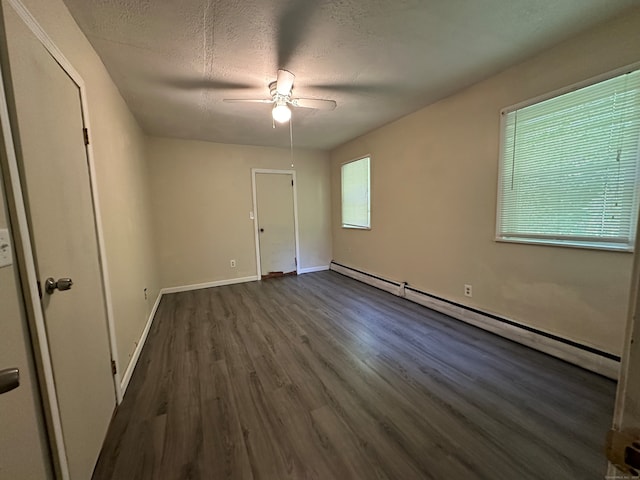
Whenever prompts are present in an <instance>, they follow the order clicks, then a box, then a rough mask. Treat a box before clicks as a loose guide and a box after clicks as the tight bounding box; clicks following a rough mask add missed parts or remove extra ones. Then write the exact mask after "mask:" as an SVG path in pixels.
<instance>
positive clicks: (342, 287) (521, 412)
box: [93, 272, 615, 480]
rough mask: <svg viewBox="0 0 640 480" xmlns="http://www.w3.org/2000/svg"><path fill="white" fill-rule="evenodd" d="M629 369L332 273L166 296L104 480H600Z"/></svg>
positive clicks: (109, 447)
mask: <svg viewBox="0 0 640 480" xmlns="http://www.w3.org/2000/svg"><path fill="white" fill-rule="evenodd" d="M614 389H615V385H614V382H612V381H610V380H607V379H605V378H603V377H600V376H598V375H595V374H592V373H589V372H587V371H584V370H582V369H580V368H578V367H574V366H572V365H569V364H567V363H564V362H562V361H560V360H556V359H554V358H551V357H548V356H546V355H544V354H541V353H538V352H536V351H533V350H530V349H528V348H526V347H523V346H520V345H518V344H515V343H512V342H510V341H507V340H504V339H502V338H500V337H497V336H494V335H492V334H489V333H487V332H484V331H482V330H479V329H476V328H474V327H471V326H468V325H465V324H463V323H460V322H458V321H456V320H452V319H450V318H448V317H446V316H444V315H440V314H438V313H435V312H432V311H430V310H428V309H425V308H423V307H420V306H418V305H415V304H412V303H410V302H408V301H406V300H404V299H401V298H398V297H394V296H393V295H390V294H387V293H385V292H381V291H379V290H376V289H374V288H372V287H369V286H366V285H363V284H361V283H358V282H356V281H354V280H351V279H348V278H346V277H343V276H341V275H339V274H336V273H334V272H320V273H314V274H307V275H302V276H299V277H284V278H278V279H272V280H267V281H263V282H254V283H247V284H241V285H232V286H226V287H218V288H211V289H206V290H198V291H193V292H185V293H177V294H172V295H167V296H165V297H163V299H162V302H161V304H160V307H159V309H158V313H157V315H156V318H155V321H154V323H153V326H152V328H151V332H150V334H149V338H148V341H147V344H146V346H145V347H144V350H143V352H142V356H141V358H140V361H139V363H138V367H137V369H136V371H135V373H134V375H133V378H132V380H131V384H130V386H129V390H128V391H127V394H126V396H125V399H124V402H123V403H122V405H121V406H120V408H119V409H118V412H117V414H116V416H115V418H114V420H113V422H112V425H111V428H110V430H109V433H108V437H107V440H106V442H105V446H104V448H103V451H102V454H101V456H100V460H99V461H98V465H97V467H96V472H95V474H94V477H93V478H94V479H95V480H98V479H113V480H116V479H117V480H122V479H127V480H129V479H155V480H162V479H167V480H178V479H215V480H219V479H255V480H257V479H274V480H276V479H277V480H280V479H306V478H310V479H321V480H328V479H340V480H344V479H363V480H364V479H366V480H372V479H397V480H410V479H491V480H495V479H509V480H514V479H522V480H525V479H544V480H549V479H559V480H564V479H581V480H584V479H600V478H602V475H603V474H604V472H605V459H604V455H603V440H604V436H605V433H606V431H607V430H608V428H609V426H610V423H611V415H612V411H613V400H614Z"/></svg>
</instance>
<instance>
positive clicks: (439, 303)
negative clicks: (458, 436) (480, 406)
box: [330, 263, 620, 380]
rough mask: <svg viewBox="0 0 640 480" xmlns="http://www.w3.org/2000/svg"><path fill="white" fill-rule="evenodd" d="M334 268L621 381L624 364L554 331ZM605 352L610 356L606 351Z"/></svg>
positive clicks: (396, 283)
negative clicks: (538, 328)
mask: <svg viewBox="0 0 640 480" xmlns="http://www.w3.org/2000/svg"><path fill="white" fill-rule="evenodd" d="M330 267H331V270H334V271H336V272H338V273H341V274H342V275H345V276H347V277H350V278H353V279H355V280H358V281H360V282H363V283H366V284H368V285H372V286H374V287H376V288H380V289H382V290H385V291H387V292H390V293H392V294H394V295H397V296H401V297H405V298H406V299H407V300H410V301H412V302H415V303H418V304H420V305H423V306H425V307H427V308H430V309H432V310H435V311H437V312H440V313H444V314H445V315H448V316H450V317H453V318H455V319H456V320H460V321H463V322H465V323H468V324H470V325H474V326H476V327H479V328H482V329H483V330H487V331H489V332H491V333H494V334H496V335H500V336H501V337H505V338H508V339H509V340H513V341H514V342H517V343H520V344H522V345H526V346H527V347H530V348H533V349H535V350H539V351H541V352H544V353H546V354H548V355H551V356H553V357H556V358H560V359H562V360H565V361H567V362H569V363H573V364H575V365H578V366H580V367H582V368H585V369H587V370H590V371H592V372H596V373H598V374H600V375H603V376H605V377H608V378H611V379H613V380H617V379H618V373H619V368H620V362H619V361H617V360H615V359H612V358H609V357H607V356H604V355H601V354H599V353H597V352H595V351H593V350H595V349H593V348H591V347H589V346H581V345H578V344H577V342H574V341H570V340H564V339H561V338H560V337H559V336H557V335H555V334H552V333H550V332H543V331H539V330H537V331H531V330H532V329H531V328H530V327H527V326H525V325H522V326H520V325H521V324H519V323H518V322H516V321H515V320H511V319H507V318H505V319H503V320H499V319H498V318H496V317H495V316H493V315H491V314H485V313H482V312H479V311H478V310H476V309H471V308H467V307H465V306H464V305H460V304H456V303H453V302H448V301H446V300H443V299H439V298H435V297H433V296H431V295H428V294H425V293H422V292H418V291H416V290H413V289H411V288H405V287H404V285H403V284H400V283H398V282H394V281H391V280H386V279H384V278H380V277H376V276H372V275H369V274H367V273H364V272H360V271H357V270H353V269H351V268H349V267H345V266H343V265H338V264H335V263H332V264H331V266H330ZM563 340H564V341H563ZM581 347H582V348H581ZM603 353H605V354H606V355H608V354H607V353H606V352H603Z"/></svg>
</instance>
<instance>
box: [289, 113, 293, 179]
mask: <svg viewBox="0 0 640 480" xmlns="http://www.w3.org/2000/svg"><path fill="white" fill-rule="evenodd" d="M289 145H291V168H293V118H291V119H289Z"/></svg>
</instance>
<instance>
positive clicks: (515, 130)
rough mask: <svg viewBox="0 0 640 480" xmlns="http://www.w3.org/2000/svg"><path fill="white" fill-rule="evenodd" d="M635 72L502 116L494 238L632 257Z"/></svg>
mask: <svg viewBox="0 0 640 480" xmlns="http://www.w3.org/2000/svg"><path fill="white" fill-rule="evenodd" d="M639 142H640V71H635V72H632V73H627V74H625V75H621V76H618V77H615V78H611V79H608V80H605V81H603V82H600V83H596V84H593V85H590V86H588V87H584V88H580V89H578V90H574V91H571V92H569V93H565V94H563V95H559V96H556V97H554V98H551V99H548V100H545V101H541V102H537V103H533V104H529V105H527V106H524V107H520V108H515V109H506V110H505V111H503V112H502V148H501V159H500V178H499V186H498V188H499V192H498V222H497V239H498V240H504V241H516V242H528V243H551V244H555V245H569V246H583V247H593V248H607V249H617V250H631V249H632V248H633V244H634V237H635V228H636V222H637V212H638V189H639V187H640V183H639V181H638V175H639V167H638V163H639V158H640V157H639V148H638V146H639Z"/></svg>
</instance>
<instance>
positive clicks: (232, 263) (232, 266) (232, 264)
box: [229, 260, 236, 268]
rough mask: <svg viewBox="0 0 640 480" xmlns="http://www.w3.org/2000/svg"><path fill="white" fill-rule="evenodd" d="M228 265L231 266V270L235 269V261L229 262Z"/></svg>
mask: <svg viewBox="0 0 640 480" xmlns="http://www.w3.org/2000/svg"><path fill="white" fill-rule="evenodd" d="M229 263H230V264H231V268H236V261H235V260H231V261H230V262H229Z"/></svg>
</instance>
